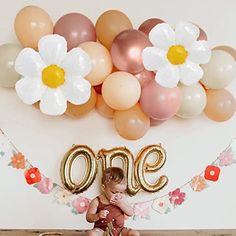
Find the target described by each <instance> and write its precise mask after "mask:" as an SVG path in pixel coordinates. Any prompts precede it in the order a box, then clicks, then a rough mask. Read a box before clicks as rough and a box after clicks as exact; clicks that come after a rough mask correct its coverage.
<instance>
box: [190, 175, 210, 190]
mask: <svg viewBox="0 0 236 236" xmlns="http://www.w3.org/2000/svg"><path fill="white" fill-rule="evenodd" d="M190 186H191V188H192V189H193V191H196V192H201V191H202V190H204V189H205V188H206V180H205V178H204V177H203V176H201V175H197V176H195V177H193V178H192V180H191V183H190Z"/></svg>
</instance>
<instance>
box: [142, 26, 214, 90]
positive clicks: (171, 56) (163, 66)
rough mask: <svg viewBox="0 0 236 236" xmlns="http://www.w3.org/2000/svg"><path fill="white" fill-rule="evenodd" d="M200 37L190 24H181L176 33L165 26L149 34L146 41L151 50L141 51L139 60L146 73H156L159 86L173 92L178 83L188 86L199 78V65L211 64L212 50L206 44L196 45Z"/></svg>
mask: <svg viewBox="0 0 236 236" xmlns="http://www.w3.org/2000/svg"><path fill="white" fill-rule="evenodd" d="M199 34H200V30H199V28H198V27H197V26H196V25H194V24H192V23H189V22H180V23H179V24H177V26H176V28H175V30H173V29H172V28H171V27H170V26H169V25H168V24H166V23H161V24H158V25H156V26H155V27H154V28H153V29H152V30H151V32H150V33H149V39H150V41H151V43H152V44H153V45H154V46H153V47H147V48H145V49H144V50H143V53H142V59H143V64H144V67H145V68H146V69H147V70H149V71H157V73H156V77H155V80H156V82H157V83H158V84H160V85H161V86H163V87H167V88H174V87H176V86H177V84H178V82H179V81H180V82H181V83H183V84H185V85H187V86H188V85H192V84H195V83H197V82H198V81H199V80H200V79H201V78H202V76H203V70H202V68H201V67H200V66H199V64H205V63H207V62H208V61H209V60H210V57H211V50H210V49H209V47H208V42H207V41H205V40H199V41H197V38H198V36H199Z"/></svg>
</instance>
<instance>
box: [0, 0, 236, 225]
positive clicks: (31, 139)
mask: <svg viewBox="0 0 236 236" xmlns="http://www.w3.org/2000/svg"><path fill="white" fill-rule="evenodd" d="M26 5H38V6H40V7H42V8H43V9H45V10H46V11H47V12H48V13H49V14H50V15H51V17H52V19H53V20H54V22H55V21H56V20H57V19H58V18H59V17H60V16H62V15H64V14H66V13H68V12H72V11H73V12H74V11H78V12H81V13H83V14H85V15H87V16H88V17H90V18H91V19H92V20H93V22H95V21H96V19H97V17H98V16H99V15H100V14H101V13H102V12H103V11H105V10H107V9H120V10H121V11H124V12H125V13H126V14H127V15H128V16H130V19H131V21H132V22H133V23H134V25H135V26H136V27H137V26H138V25H139V24H140V23H141V22H143V21H144V20H145V19H147V18H151V17H158V18H162V19H164V20H166V21H167V22H169V23H170V24H172V25H175V24H176V23H177V22H178V21H179V20H189V21H192V22H195V23H197V24H198V25H200V26H201V27H202V28H203V29H205V30H206V32H207V34H208V37H209V41H210V44H211V46H212V47H213V46H217V45H223V44H225V45H229V46H232V47H235V48H236V40H235V39H236V27H235V22H236V14H235V9H236V1H234V0H218V1H215V0H204V1H201V0H199V1H193V0H178V1H171V0H149V1H134V0H130V1H124V0H119V1H115V0H100V1H99V0H93V1H83V0H77V1H74V0H61V1H55V0H50V1H47V0H40V1H27V0H18V1H15V0H8V1H6V2H5V3H4V5H3V3H2V5H1V8H0V44H2V43H6V42H16V37H15V34H14V27H13V22H14V17H15V15H16V14H17V12H18V11H19V10H20V9H21V8H23V7H24V6H26ZM229 90H231V91H232V92H233V94H234V96H235V95H236V81H234V83H233V84H231V85H230V87H229ZM0 127H1V128H2V129H3V130H4V131H5V133H6V134H7V135H8V137H9V138H10V139H11V140H12V141H13V143H14V144H16V146H17V147H18V149H19V150H21V151H22V152H23V153H24V154H25V155H26V157H27V158H28V159H29V160H30V162H31V163H32V164H34V165H35V166H38V167H39V168H40V169H41V170H42V172H43V173H44V174H45V175H47V176H49V177H50V178H51V179H53V180H54V181H55V182H57V183H60V176H59V165H60V160H61V159H62V157H63V155H64V153H65V152H66V151H67V150H68V149H69V148H70V146H71V145H72V144H74V143H77V144H86V145H88V146H90V147H91V148H93V150H94V151H95V152H96V151H98V150H99V149H100V148H103V147H104V148H111V147H114V146H124V145H126V146H127V147H128V148H129V149H130V150H131V151H132V152H133V153H134V154H137V153H138V151H139V150H140V149H141V148H142V147H143V146H145V145H148V144H152V143H162V145H163V147H164V148H165V149H166V151H167V155H168V156H167V163H166V165H165V167H164V168H163V169H162V171H161V172H162V173H165V174H166V175H167V176H168V177H169V180H170V181H169V184H168V186H167V187H166V188H164V189H163V190H162V191H161V192H159V193H157V194H156V195H155V196H161V195H163V194H165V193H168V192H169V191H171V190H173V189H175V188H176V187H179V186H181V185H182V184H183V183H185V182H187V181H188V180H189V179H191V178H192V177H193V176H194V175H195V174H197V173H199V172H201V171H202V170H204V168H205V166H206V165H207V164H209V163H211V162H212V161H213V160H214V159H215V158H216V157H217V155H218V154H219V153H220V152H221V151H222V150H223V149H224V148H225V147H226V146H227V145H228V144H229V143H230V142H231V141H232V140H233V138H235V137H236V116H234V117H233V118H232V119H231V120H229V121H227V122H224V123H215V122H213V121H211V120H209V119H208V118H207V117H206V116H205V115H202V116H200V117H197V118H196V119H193V120H182V119H178V118H173V119H171V120H169V121H168V122H166V123H164V124H162V125H161V126H159V127H152V128H151V129H150V130H149V131H148V133H147V134H146V136H145V137H144V138H142V139H140V140H138V141H127V140H124V139H122V138H121V137H119V136H118V134H117V133H116V132H115V130H114V129H113V127H112V122H111V121H110V120H106V119H105V118H103V117H101V116H100V115H99V114H97V113H96V111H94V112H92V113H90V114H89V115H87V116H86V117H83V118H81V119H78V120H71V119H69V118H67V117H56V118H55V117H47V116H45V115H43V114H42V113H40V112H39V111H38V110H37V109H34V108H33V107H31V106H27V105H24V104H23V103H22V102H21V101H20V99H18V97H17V96H16V93H15V91H14V90H8V89H2V88H0ZM7 163H8V162H7V160H0V186H1V189H0V228H68V229H77V228H78V229H82V228H89V227H91V225H89V224H87V223H86V221H85V218H84V215H77V216H76V215H73V214H72V213H71V212H70V211H69V210H68V208H67V207H64V206H60V205H57V204H54V203H52V200H53V199H52V198H51V197H48V196H45V195H42V194H40V193H39V192H38V191H36V190H35V189H34V188H32V187H30V186H28V185H27V184H25V180H24V178H23V176H22V172H18V171H16V170H14V169H13V168H10V167H8V166H7ZM98 177H99V176H98ZM235 179H236V165H235V166H231V167H228V168H225V169H224V171H223V172H222V175H221V178H220V180H219V181H218V182H217V183H215V184H212V185H211V186H210V187H209V188H208V189H206V190H205V191H203V192H202V193H194V192H192V193H190V194H189V195H188V198H187V201H186V202H185V203H184V204H183V206H180V207H178V208H177V209H176V210H174V211H173V212H171V213H170V214H168V215H160V214H158V213H156V212H154V211H152V212H151V219H150V220H140V221H129V222H128V225H129V226H132V227H135V228H137V229H177V228H178V229H179V228H188V229H189V228H190V229H193V228H236V220H235V212H236V201H235V199H236V187H235ZM97 194H98V178H97V179H96V180H95V183H94V184H93V186H92V187H91V188H90V189H89V190H88V191H87V192H85V193H83V194H82V195H83V196H86V197H89V198H92V197H94V196H96V195H97ZM153 197H154V195H151V196H150V194H147V193H144V194H138V195H137V196H136V197H135V198H132V199H131V200H130V201H131V202H132V201H139V200H140V201H141V200H144V199H150V198H153Z"/></svg>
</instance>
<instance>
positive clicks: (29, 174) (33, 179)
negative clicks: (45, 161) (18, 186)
mask: <svg viewBox="0 0 236 236" xmlns="http://www.w3.org/2000/svg"><path fill="white" fill-rule="evenodd" d="M25 179H26V182H27V183H28V184H35V183H38V182H40V181H41V179H42V177H41V174H40V171H39V169H38V168H36V167H32V168H30V169H28V170H26V171H25Z"/></svg>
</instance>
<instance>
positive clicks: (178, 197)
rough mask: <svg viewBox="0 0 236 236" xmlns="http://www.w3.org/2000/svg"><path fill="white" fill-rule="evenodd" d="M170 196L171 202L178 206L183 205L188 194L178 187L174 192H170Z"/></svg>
mask: <svg viewBox="0 0 236 236" xmlns="http://www.w3.org/2000/svg"><path fill="white" fill-rule="evenodd" d="M169 196H170V202H171V203H172V204H174V206H176V205H181V204H182V203H183V202H184V200H185V196H186V194H185V193H184V192H180V189H179V188H177V189H176V190H174V191H173V192H169Z"/></svg>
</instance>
